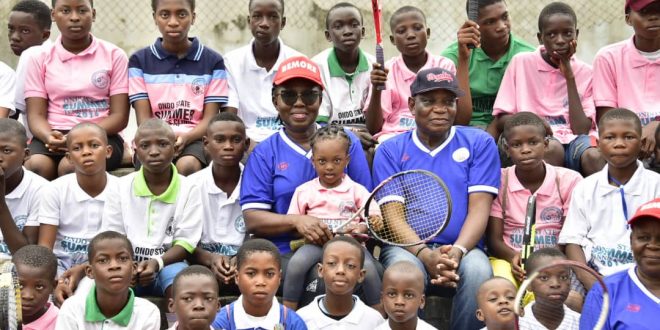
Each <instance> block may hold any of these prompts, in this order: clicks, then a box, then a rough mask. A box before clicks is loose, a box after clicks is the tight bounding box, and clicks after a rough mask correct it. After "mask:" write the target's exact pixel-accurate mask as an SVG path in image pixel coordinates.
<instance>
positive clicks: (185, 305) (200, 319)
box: [169, 274, 220, 329]
mask: <svg viewBox="0 0 660 330" xmlns="http://www.w3.org/2000/svg"><path fill="white" fill-rule="evenodd" d="M169 308H170V312H174V313H176V318H177V321H178V322H179V328H180V329H209V327H210V326H211V323H213V320H215V315H216V313H218V309H220V300H219V298H218V284H217V282H216V281H215V278H213V277H209V276H205V275H201V274H192V275H187V276H183V277H181V278H180V279H179V282H178V283H177V284H176V292H174V293H173V297H172V298H170V303H169Z"/></svg>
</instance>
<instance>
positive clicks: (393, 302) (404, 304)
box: [375, 261, 435, 330]
mask: <svg viewBox="0 0 660 330" xmlns="http://www.w3.org/2000/svg"><path fill="white" fill-rule="evenodd" d="M424 282H425V280H424V273H422V271H421V270H420V269H419V268H418V267H417V266H415V264H413V263H411V262H408V261H399V262H396V263H394V264H392V265H390V266H389V267H387V269H385V274H383V291H382V300H383V308H384V309H385V313H387V316H388V318H387V322H383V323H381V324H380V325H379V326H378V327H376V329H375V330H390V329H401V330H415V329H416V330H433V329H435V328H434V327H433V326H432V325H430V324H428V323H426V322H424V320H422V319H420V318H419V317H417V314H418V313H419V310H420V309H424V299H425V296H424V285H425V284H424Z"/></svg>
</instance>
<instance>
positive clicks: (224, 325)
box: [211, 303, 233, 329]
mask: <svg viewBox="0 0 660 330" xmlns="http://www.w3.org/2000/svg"><path fill="white" fill-rule="evenodd" d="M232 305H233V303H232ZM232 305H226V306H222V308H220V310H219V311H218V313H217V314H216V315H215V320H213V323H212V324H211V327H212V328H213V329H231V324H230V322H229V307H228V306H231V308H233V306H232Z"/></svg>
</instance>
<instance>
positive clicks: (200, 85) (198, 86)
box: [190, 78, 206, 95]
mask: <svg viewBox="0 0 660 330" xmlns="http://www.w3.org/2000/svg"><path fill="white" fill-rule="evenodd" d="M205 87H206V80H205V79H204V78H197V79H195V80H193V81H192V84H190V88H191V89H192V92H193V94H195V95H202V94H204V90H205Z"/></svg>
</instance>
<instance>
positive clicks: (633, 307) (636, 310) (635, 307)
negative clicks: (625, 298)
mask: <svg viewBox="0 0 660 330" xmlns="http://www.w3.org/2000/svg"><path fill="white" fill-rule="evenodd" d="M641 309H642V307H641V306H640V305H637V304H628V306H626V310H627V311H629V312H633V313H639V311H640V310H641Z"/></svg>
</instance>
